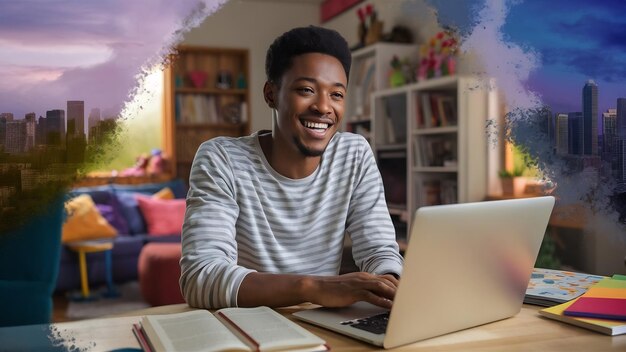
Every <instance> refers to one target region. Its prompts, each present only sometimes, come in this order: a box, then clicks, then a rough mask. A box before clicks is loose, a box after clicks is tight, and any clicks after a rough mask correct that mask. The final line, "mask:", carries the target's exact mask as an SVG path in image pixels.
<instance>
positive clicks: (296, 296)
mask: <svg viewBox="0 0 626 352" xmlns="http://www.w3.org/2000/svg"><path fill="white" fill-rule="evenodd" d="M397 287H398V279H396V278H395V277H394V276H393V275H391V274H387V275H373V274H369V273H365V272H359V273H350V274H345V275H338V276H306V275H289V274H270V273H250V274H248V275H247V276H246V277H245V278H244V280H243V282H242V283H241V286H240V287H239V294H238V297H237V304H238V305H239V307H256V306H262V305H265V306H269V307H285V306H290V305H294V304H300V303H303V302H311V303H315V304H319V305H321V306H325V307H345V306H349V305H351V304H353V303H356V302H358V301H366V302H369V303H372V304H374V305H377V306H381V307H384V308H391V304H392V301H393V298H394V296H395V294H396V288H397Z"/></svg>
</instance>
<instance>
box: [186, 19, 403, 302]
mask: <svg viewBox="0 0 626 352" xmlns="http://www.w3.org/2000/svg"><path fill="white" fill-rule="evenodd" d="M350 61H351V56H350V51H349V49H348V45H347V43H346V41H345V40H344V39H343V38H342V37H341V36H340V35H339V34H338V33H337V32H335V31H332V30H329V29H324V28H320V27H314V26H309V27H303V28H295V29H292V30H291V31H288V32H286V33H284V34H283V35H281V36H280V37H278V38H277V39H276V40H275V41H274V43H273V44H272V45H271V46H270V48H269V49H268V52H267V58H266V74H267V82H266V83H265V86H264V89H263V94H264V98H265V101H266V102H267V104H268V106H269V107H270V108H271V109H272V112H273V130H272V131H259V132H257V133H254V134H252V135H251V136H247V137H241V138H227V137H218V138H214V139H212V140H210V141H207V142H205V143H204V144H202V146H200V148H199V150H198V152H197V154H196V157H195V160H194V163H193V167H192V171H191V176H190V180H189V181H190V182H189V184H190V190H189V194H188V196H187V212H186V214H185V223H184V225H183V235H182V244H183V253H182V259H181V262H180V264H181V272H182V273H181V278H180V285H181V289H182V291H183V295H184V296H185V299H186V300H187V303H189V305H191V306H194V307H202V308H219V307H226V306H240V307H247V306H259V305H266V306H270V307H279V306H288V305H293V304H299V303H302V302H312V303H316V304H320V305H322V306H328V307H341V306H347V305H350V304H352V303H354V302H357V301H367V302H370V303H373V304H376V305H379V306H383V307H391V303H392V300H393V297H394V295H395V291H396V287H397V284H398V280H397V277H399V275H400V272H401V269H402V257H401V256H400V254H399V252H398V245H397V243H396V241H395V232H394V228H393V225H392V223H391V219H390V217H389V212H388V210H387V206H386V204H385V198H384V191H383V186H382V181H381V177H380V174H379V172H378V168H377V166H376V162H375V159H374V156H373V154H372V151H371V149H370V147H369V144H368V143H367V141H366V140H365V139H364V138H363V137H361V136H359V135H356V134H351V133H341V132H338V129H339V126H340V123H341V119H342V118H343V112H344V104H345V96H346V94H347V91H346V87H347V85H348V74H349V72H350ZM346 234H347V235H348V236H350V238H351V240H352V244H353V257H354V259H355V262H356V264H357V266H358V267H359V268H360V270H361V272H358V273H350V274H344V275H338V273H339V268H340V264H341V255H342V251H343V243H344V236H345V235H346Z"/></svg>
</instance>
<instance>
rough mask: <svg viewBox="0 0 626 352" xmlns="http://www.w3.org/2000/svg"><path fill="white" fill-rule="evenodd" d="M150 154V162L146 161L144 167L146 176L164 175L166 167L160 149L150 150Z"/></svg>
mask: <svg viewBox="0 0 626 352" xmlns="http://www.w3.org/2000/svg"><path fill="white" fill-rule="evenodd" d="M150 154H151V155H152V156H151V157H150V160H148V165H147V166H146V172H147V173H148V175H161V174H164V173H165V171H166V166H167V165H166V160H165V158H164V157H163V152H162V151H161V149H157V148H155V149H152V152H151V153H150Z"/></svg>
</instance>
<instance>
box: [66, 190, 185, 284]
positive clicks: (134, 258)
mask: <svg viewBox="0 0 626 352" xmlns="http://www.w3.org/2000/svg"><path fill="white" fill-rule="evenodd" d="M164 187H169V188H170V189H171V190H172V192H173V193H174V196H175V198H185V197H186V195H187V187H186V185H185V183H184V182H183V181H182V180H181V179H176V180H172V181H169V182H163V183H149V184H139V185H118V184H109V185H104V186H94V187H81V188H75V189H73V190H72V191H71V192H70V197H72V196H77V195H80V194H88V195H90V196H91V198H92V199H93V200H94V203H96V206H97V207H98V208H99V209H100V210H101V212H102V213H103V215H104V217H105V218H107V220H109V222H110V223H111V225H113V227H115V228H116V229H117V230H118V235H117V237H115V239H114V245H113V250H112V267H113V281H114V282H116V283H121V282H126V281H131V280H137V277H138V273H137V263H138V259H139V253H141V249H142V248H143V246H144V245H145V244H146V243H149V242H180V233H176V234H171V235H168V236H151V235H148V233H147V229H146V224H145V222H144V220H143V216H142V215H141V212H140V210H139V208H138V207H137V202H136V200H135V195H136V194H137V193H140V194H145V195H150V194H154V193H156V192H158V191H160V190H161V189H163V188H164ZM105 211H106V213H105ZM87 276H88V279H89V285H90V286H91V287H92V288H93V287H97V286H99V285H102V284H104V283H105V282H106V280H105V279H106V275H105V258H104V253H89V254H87ZM78 288H80V272H79V265H78V255H77V254H76V253H75V252H73V251H71V250H70V249H68V248H67V247H65V246H63V248H62V249H61V258H60V266H59V275H58V279H57V281H56V291H67V290H74V289H78Z"/></svg>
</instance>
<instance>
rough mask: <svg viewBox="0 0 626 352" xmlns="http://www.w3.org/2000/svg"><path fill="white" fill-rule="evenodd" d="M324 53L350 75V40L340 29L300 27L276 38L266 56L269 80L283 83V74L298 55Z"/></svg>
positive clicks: (266, 71)
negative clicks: (342, 34) (339, 63)
mask: <svg viewBox="0 0 626 352" xmlns="http://www.w3.org/2000/svg"><path fill="white" fill-rule="evenodd" d="M307 53H322V54H327V55H330V56H333V57H335V58H336V59H337V60H339V62H341V65H342V66H343V69H344V71H345V72H346V78H347V77H348V76H349V74H350V65H351V63H352V56H351V54H350V48H349V47H348V43H347V42H346V40H345V39H344V38H343V37H342V36H341V34H339V33H338V32H337V31H334V30H332V29H328V28H322V27H317V26H308V27H298V28H294V29H292V30H289V31H287V32H285V33H283V34H282V35H281V36H280V37H278V38H276V39H275V40H274V42H273V43H272V45H270V47H269V49H267V56H266V57H265V74H266V75H267V80H268V81H269V82H274V83H280V78H281V77H282V75H283V73H285V71H287V70H288V69H290V68H291V64H292V60H291V59H292V58H293V57H294V56H298V55H302V54H307Z"/></svg>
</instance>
